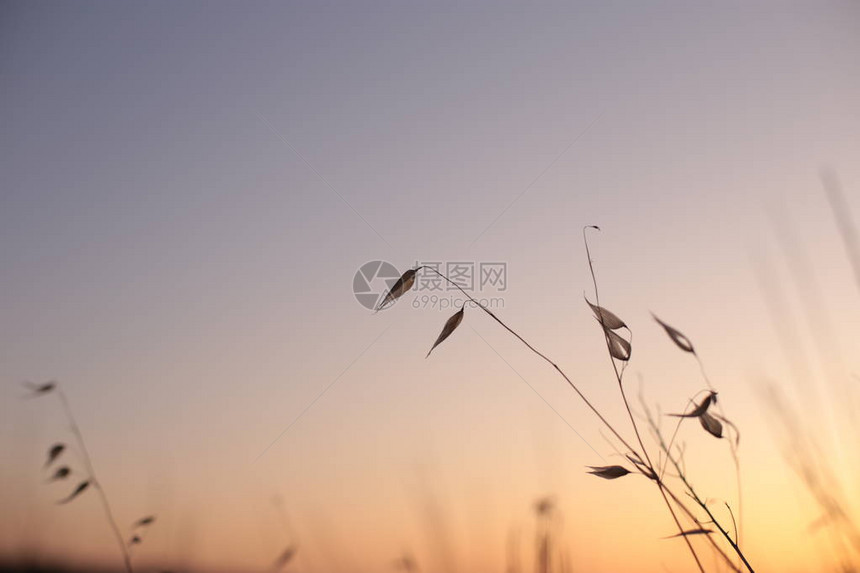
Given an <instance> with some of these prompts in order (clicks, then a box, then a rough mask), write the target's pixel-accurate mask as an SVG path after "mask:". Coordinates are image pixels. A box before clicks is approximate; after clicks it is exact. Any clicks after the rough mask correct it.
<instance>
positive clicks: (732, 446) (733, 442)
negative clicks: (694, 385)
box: [682, 350, 744, 545]
mask: <svg viewBox="0 0 860 573" xmlns="http://www.w3.org/2000/svg"><path fill="white" fill-rule="evenodd" d="M693 356H695V357H696V362H698V363H699V371H700V372H701V373H702V378H703V379H704V380H705V384H707V385H708V389H709V390H710V391H711V392H716V390H714V386H713V384H711V379H710V378H708V373H707V372H705V364H704V362H702V358H701V357H700V356H699V354H698V353H697V352H696V351H695V350H694V351H693ZM716 406H717V411H718V412H719V413H720V415H721V416H722V417H723V419H725V418H726V415H725V413H724V412H723V407H722V405H721V404H720V403H719V402H717V404H716ZM682 420H683V418H682ZM735 433H736V434H737V429H736V428H735ZM738 439H739V438H738V436H737V435H736V436H735V439H730V440H729V451H731V453H732V461H733V462H734V464H735V483H736V485H737V490H738V520H737V523H736V527H737V531H738V533H737V536H736V537H737V540H738V545H740V543H741V540H742V538H743V525H744V499H743V488H742V487H741V460H740V457H739V455H738ZM732 519H734V516H732Z"/></svg>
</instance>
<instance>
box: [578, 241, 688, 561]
mask: <svg viewBox="0 0 860 573" xmlns="http://www.w3.org/2000/svg"><path fill="white" fill-rule="evenodd" d="M588 229H597V230H598V231H599V230H600V228H599V227H594V226H591V227H583V229H582V241H583V243H585V255H586V257H587V258H588V270H589V271H590V272H591V282H592V283H593V284H594V302H595V304H596V305H597V306H598V307H600V291H599V289H598V288H597V275H596V274H595V273H594V262H593V261H592V260H591V251H590V250H589V248H588V237H587V236H586V234H585V233H586V231H587V230H588ZM598 318H599V320H600V327H601V328H602V329H603V338H604V340H605V342H606V350H607V352H608V354H609V361H610V362H611V363H612V370H613V372H615V379H616V380H617V381H618V390H619V391H620V392H621V399H622V400H623V401H624V408H625V409H626V410H627V416H628V417H629V418H630V424H631V425H632V426H633V432H634V433H635V434H636V439H637V440H638V442H639V446H640V447H641V448H642V455H644V456H645V459H644V460H642V458H641V456H640V460H641V461H644V462H645V463H647V468H648V471H649V472H651V475H652V476H653V477H654V482H655V483H656V484H657V489H659V490H660V495H661V496H662V498H663V501H664V502H665V503H666V508H667V509H668V510H669V513H670V514H671V515H672V519H673V520H674V522H675V525H676V526H677V527H678V532H679V533H680V534H681V537H683V538H684V542H685V543H686V545H687V548H688V549H689V550H690V555H692V556H693V560H694V561H695V562H696V565H697V566H698V567H699V571H701V572H702V573H704V571H705V568H704V566H703V565H702V562H701V561H700V560H699V555H698V553H696V549H695V548H694V547H693V544H692V543H691V542H690V540H689V539H688V538H687V536H686V535H684V527H683V526H682V525H681V521H680V520H679V519H678V515H677V514H676V513H675V510H674V508H673V507H672V504H671V502H670V501H669V498H668V497H667V495H666V491H665V489H666V486H665V484H664V483H663V480H662V478H661V477H660V476H659V475H657V472H656V471H655V468H654V464H652V463H651V457H650V456H649V455H648V449H647V448H646V447H645V442H644V441H643V440H642V435H641V434H640V433H639V426H638V425H637V424H636V419H635V418H634V417H633V411H632V410H631V409H630V402H629V401H628V400H627V393H626V392H625V391H624V383H623V379H622V376H621V373H620V372H619V371H618V365H617V364H616V363H615V358H614V357H613V356H612V352H611V350H610V342H609V334H608V333H607V332H606V324H605V322H604V319H603V313H602V312H598ZM629 330H630V329H629V328H628V331H629ZM631 338H632V333H631ZM628 358H629V356H628Z"/></svg>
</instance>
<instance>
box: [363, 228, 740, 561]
mask: <svg viewBox="0 0 860 573" xmlns="http://www.w3.org/2000/svg"><path fill="white" fill-rule="evenodd" d="M591 230H596V231H599V230H600V229H599V227H596V226H588V227H584V228H583V230H582V235H583V242H584V244H585V251H586V256H587V258H588V267H589V271H590V273H591V278H592V283H593V286H594V303H592V302H591V301H589V300H588V298H586V300H585V302H586V303H587V304H588V306H589V307H590V308H591V310H592V311H593V312H594V317H595V319H596V321H597V326H598V327H599V332H600V333H601V334H602V336H603V338H604V341H605V343H606V351H607V353H608V355H609V361H610V363H611V366H612V373H613V376H614V378H615V381H616V383H617V385H618V390H619V395H620V398H621V400H622V402H623V405H624V408H625V410H626V412H627V417H628V420H629V423H630V429H632V431H633V435H634V439H630V438H629V437H624V435H622V431H621V430H620V429H619V428H617V427H616V426H615V425H613V424H612V423H610V422H609V421H608V419H607V418H606V417H605V416H604V415H603V413H602V412H601V411H600V410H599V409H598V408H597V407H596V406H595V405H594V404H593V403H592V402H591V401H590V400H589V398H588V396H587V395H586V394H585V393H584V392H583V391H582V389H581V388H580V387H579V386H578V385H577V384H576V383H575V382H574V381H573V379H572V378H571V377H570V376H569V375H568V374H567V373H566V372H565V371H564V370H563V369H562V368H561V367H560V366H559V365H558V364H557V363H556V362H555V361H554V360H553V359H551V358H550V357H549V356H547V355H546V354H544V353H542V352H541V351H540V350H538V349H537V348H536V347H534V346H533V345H532V344H531V343H530V342H528V341H527V340H526V339H525V338H524V337H523V336H522V335H520V334H519V332H517V331H516V330H514V329H513V328H512V327H511V326H509V325H508V324H507V323H506V322H504V321H503V320H502V319H500V318H499V317H498V316H497V315H496V314H495V313H494V312H493V311H491V310H490V309H489V308H487V307H486V306H485V305H483V304H481V303H480V301H478V300H476V299H475V298H473V297H472V296H471V295H470V294H469V293H468V292H466V291H465V290H464V289H463V288H461V287H460V285H459V284H457V283H456V282H454V281H452V280H451V279H450V278H448V277H447V276H446V275H444V274H443V273H441V272H440V271H439V270H437V269H435V268H433V267H430V266H419V267H417V268H414V269H409V270H407V271H406V272H405V273H403V275H402V276H401V277H400V278H399V279H398V280H397V281H396V282H395V283H394V285H393V286H392V287H391V289H390V290H389V291H388V292H387V293H386V295H385V296H384V297H383V299H382V301H381V302H380V304H379V305H378V306H377V308H376V311H377V312H378V311H381V310H384V309H386V308H389V307H390V306H392V305H393V304H394V303H395V302H396V301H397V300H398V299H399V298H400V297H402V296H403V295H404V294H406V293H407V292H408V291H409V290H410V289H411V288H412V286H413V285H414V284H415V277H416V273H417V272H418V271H419V270H421V269H422V268H423V269H427V270H428V271H429V272H432V273H435V274H436V275H438V276H439V277H440V278H441V279H443V280H444V281H446V282H447V283H448V284H450V285H451V286H452V287H454V288H456V289H458V290H459V291H460V292H461V293H463V295H464V296H465V297H466V300H465V302H464V303H463V306H462V307H461V308H460V309H459V310H458V311H457V312H456V313H454V315H453V316H451V317H450V318H449V319H448V320H447V321H446V322H445V325H444V326H443V328H442V331H441V332H440V333H439V336H438V337H437V338H436V341H435V342H434V343H433V346H431V348H430V350H429V351H428V353H427V357H429V356H430V353H431V352H433V350H434V349H435V348H436V347H437V346H439V345H440V344H442V343H443V342H444V341H445V340H447V339H448V337H450V336H451V334H452V333H453V332H454V331H455V330H456V329H457V327H458V326H460V324H461V323H462V322H463V320H464V318H465V310H466V305H467V304H469V305H471V306H473V307H476V308H477V309H478V310H480V311H483V313H484V314H486V315H487V316H489V317H490V318H491V319H493V320H494V321H495V322H496V323H497V324H498V325H499V326H501V327H502V328H503V329H505V330H506V331H507V332H508V333H509V334H510V335H512V336H513V337H514V338H516V339H517V340H519V341H520V342H521V343H522V344H523V345H524V346H525V347H526V348H527V349H528V350H529V351H531V352H532V353H534V354H535V355H537V356H538V357H540V358H541V359H542V360H544V361H545V362H546V363H547V364H549V365H550V366H551V367H552V368H553V369H554V370H555V371H556V373H557V374H558V375H559V376H561V378H562V379H563V380H564V381H565V382H566V383H567V384H568V386H569V387H570V388H571V389H572V390H573V391H574V393H575V394H576V396H577V397H578V398H579V400H581V401H582V402H583V403H584V404H585V405H586V406H587V407H588V409H589V410H590V411H591V413H592V414H593V415H594V416H595V417H596V418H597V420H598V421H599V422H600V424H601V425H602V426H603V427H604V428H606V429H607V430H608V431H609V433H610V438H609V440H610V443H611V444H612V447H613V448H615V449H616V451H618V452H619V453H621V454H622V456H623V458H624V459H625V460H626V461H627V462H628V463H627V465H610V466H588V467H589V473H590V474H592V475H594V476H596V477H599V478H603V479H607V480H617V479H620V478H624V477H626V476H630V475H639V476H643V477H644V478H645V479H647V480H649V481H650V482H652V483H653V484H654V488H655V490H656V492H657V494H658V495H659V496H660V498H661V499H662V500H663V502H664V504H665V506H666V510H667V511H668V512H669V514H670V516H671V517H672V520H673V521H674V523H675V527H676V528H677V533H676V534H674V535H671V536H670V537H671V538H677V539H680V540H683V542H684V543H685V545H686V547H687V548H688V550H689V553H690V557H691V558H692V560H693V561H694V562H695V566H696V568H697V570H698V571H699V572H700V573H704V572H705V566H704V564H703V562H702V557H701V555H700V550H698V549H696V547H695V546H694V545H693V543H692V542H691V538H692V537H699V538H702V539H704V540H705V541H706V543H707V544H708V546H709V547H710V549H711V550H712V551H713V552H714V553H715V554H716V555H717V556H718V558H719V560H720V561H721V562H722V563H724V564H725V565H726V566H727V567H728V568H729V569H730V570H732V571H736V572H738V573H740V572H743V571H748V572H749V573H754V569H753V567H752V565H751V564H750V561H749V559H748V558H747V556H746V555H745V554H744V551H743V550H742V549H741V541H740V526H739V522H740V521H741V509H740V507H741V501H740V500H741V482H740V462H739V458H738V446H739V444H740V433H739V432H738V429H737V427H736V426H735V425H734V424H733V423H731V422H730V421H729V419H728V418H727V417H726V416H725V413H724V412H723V410H722V408H721V406H720V405H719V404H718V402H717V391H716V389H715V388H714V387H713V385H712V384H711V381H710V379H709V378H708V377H707V375H706V373H705V369H704V365H703V363H702V361H701V359H700V358H699V355H698V354H697V353H696V350H695V348H694V346H693V343H692V342H691V341H690V339H689V338H687V337H686V336H684V334H682V333H681V332H680V331H679V330H678V329H676V328H674V327H672V326H670V325H669V324H667V323H666V322H664V321H663V320H661V319H659V318H657V317H656V316H654V319H655V320H656V321H657V323H658V324H659V325H660V326H661V327H662V328H663V330H664V331H665V332H666V334H667V335H668V336H669V338H670V339H671V341H672V342H674V344H675V345H676V346H677V347H678V348H679V349H680V350H682V351H683V352H685V353H687V354H690V355H692V357H693V358H694V359H695V360H696V361H697V363H698V365H699V367H700V370H701V373H702V377H703V379H704V382H705V384H706V386H707V389H706V390H704V391H703V392H704V395H703V396H702V397H701V398H698V397H696V396H694V397H692V398H691V399H690V400H689V403H688V406H687V407H686V408H685V411H683V412H680V413H677V414H670V415H669V416H671V417H673V418H677V423H676V425H675V429H674V431H673V432H672V435H671V437H670V438H669V439H668V440H667V439H666V438H665V436H664V434H663V432H662V430H661V424H660V420H658V419H657V417H655V415H654V414H653V412H652V410H651V409H650V408H648V407H647V405H646V404H645V400H644V398H640V400H641V403H642V406H643V408H644V412H645V416H644V427H642V426H643V419H639V420H637V417H636V416H634V414H633V410H632V408H631V406H630V401H629V398H628V395H627V390H626V388H625V385H624V373H625V370H626V368H627V365H628V363H629V361H630V356H631V353H632V349H633V347H632V338H633V333H632V331H631V329H630V327H629V326H628V325H627V324H626V323H625V322H624V321H623V320H621V318H619V317H618V316H617V315H616V314H615V313H613V312H611V311H609V310H608V309H607V308H605V307H603V306H601V304H600V292H599V289H598V287H597V276H596V274H595V271H594V262H593V261H592V259H591V253H590V251H589V249H588V232H589V231H591ZM693 419H696V420H698V422H699V424H700V425H701V426H702V429H703V430H704V431H705V432H706V433H707V435H709V436H712V437H713V438H715V439H722V438H726V441H727V442H728V447H729V450H730V452H731V455H732V458H733V460H734V465H735V472H736V478H737V493H738V501H737V505H736V507H735V509H734V510H733V509H732V507H731V505H730V504H729V503H728V502H723V506H724V508H725V509H726V510H727V512H723V511H722V509H723V508H722V507H721V508H720V511H719V512H718V511H717V509H716V508H713V507H712V506H711V504H710V503H709V501H710V500H709V498H707V497H706V496H703V495H702V494H701V493H700V492H698V491H697V490H696V489H695V488H694V487H693V485H692V483H691V481H690V479H689V478H688V474H687V469H686V465H685V463H684V454H683V448H681V447H680V446H678V445H676V444H675V440H676V438H677V435H678V430H679V429H680V426H681V424H683V423H684V422H685V421H687V420H693ZM645 430H647V431H648V433H649V435H650V437H651V438H652V439H653V442H654V443H652V444H651V449H650V450H649V448H648V447H646V445H645V439H644V438H643V434H644V433H645ZM736 512H737V515H738V518H737V519H736V518H735V513H736ZM717 513H720V514H721V515H724V514H725V513H727V514H728V517H729V519H730V521H731V526H730V527H729V526H728V525H726V524H724V521H725V519H726V518H725V517H723V518H722V519H721V518H718V517H717V515H716V514H717ZM544 540H545V541H546V542H548V538H545V539H544ZM544 553H545V552H544ZM541 554H542V553H541V552H539V559H540V555H541ZM538 569H539V570H542V571H546V569H547V568H546V563H545V562H544V563H541V564H539V566H538Z"/></svg>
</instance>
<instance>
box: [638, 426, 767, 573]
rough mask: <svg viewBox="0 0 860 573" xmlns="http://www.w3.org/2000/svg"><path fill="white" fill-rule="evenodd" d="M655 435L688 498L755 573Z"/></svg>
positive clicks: (753, 572) (657, 433)
mask: <svg viewBox="0 0 860 573" xmlns="http://www.w3.org/2000/svg"><path fill="white" fill-rule="evenodd" d="M650 423H651V425H652V427H656V425H655V423H654V422H653V421H651V422H650ZM655 433H656V435H657V441H658V442H659V444H660V447H661V448H662V449H663V451H664V452H665V453H666V456H667V457H668V458H669V461H671V462H672V465H673V466H674V467H675V471H676V472H677V473H678V478H679V479H680V480H681V483H683V484H684V487H686V489H687V493H688V494H689V496H690V497H691V498H692V499H693V501H695V502H696V505H698V506H699V507H701V508H702V509H703V510H704V512H705V513H706V514H707V516H708V517H709V518H710V520H711V523H713V524H714V525H715V526H716V527H717V529H718V530H719V532H720V533H721V534H722V536H723V537H724V538H725V539H726V541H728V543H729V545H731V546H732V549H734V551H735V553H736V554H737V556H738V557H739V558H740V560H741V561H742V562H743V564H744V566H746V568H747V570H748V571H749V572H750V573H755V570H754V569H753V568H752V565H750V563H749V561H747V558H746V556H745V555H744V554H743V551H741V548H740V546H739V545H738V544H737V542H736V541H735V540H734V539H732V536H731V535H729V532H728V531H726V529H725V528H724V527H723V526H722V525H721V524H720V522H719V521H718V520H717V518H716V516H714V514H713V513H712V512H711V509H710V508H709V507H708V504H706V503H705V502H704V500H702V498H700V497H699V495H698V494H697V493H696V490H695V489H694V488H693V486H692V485H691V484H690V482H689V481H688V480H687V476H686V473H685V472H684V470H683V468H682V467H681V465H680V464H679V463H678V460H677V459H676V458H675V457H673V456H672V454H671V452H669V450H668V446H667V445H666V442H665V441H664V440H663V436H662V434H660V432H655ZM732 520H734V516H732Z"/></svg>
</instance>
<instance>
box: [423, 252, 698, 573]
mask: <svg viewBox="0 0 860 573" xmlns="http://www.w3.org/2000/svg"><path fill="white" fill-rule="evenodd" d="M425 268H427V269H430V270H431V271H433V272H434V273H436V274H437V275H439V277H441V278H442V279H444V280H445V281H447V282H448V283H449V284H450V285H452V286H454V287H456V288H457V289H458V290H459V291H460V292H462V293H463V295H464V296H465V297H466V298H467V299H468V300H469V301H470V302H472V304H474V305H476V306H477V307H478V308H480V309H481V310H483V311H484V312H485V313H486V314H487V315H488V316H490V317H491V318H492V319H493V320H495V321H496V322H497V323H499V325H501V326H502V327H503V328H504V329H505V330H507V331H508V332H509V333H511V334H512V335H513V336H514V337H515V338H517V340H519V341H520V342H522V343H523V344H524V345H525V346H526V347H527V348H528V349H529V350H531V351H532V352H533V353H535V354H536V355H537V356H539V357H540V358H542V359H543V360H544V361H546V362H547V363H549V364H550V365H551V366H552V367H553V368H554V369H555V370H556V372H558V373H559V374H560V375H561V377H562V378H564V380H565V381H566V382H567V383H568V385H569V386H570V387H571V388H572V389H573V390H574V392H576V394H577V395H578V396H579V397H580V399H581V400H582V401H583V402H584V403H585V405H586V406H588V408H589V409H590V410H591V411H592V412H593V413H594V415H595V416H597V418H598V419H599V420H600V421H601V422H602V423H603V425H604V426H606V428H607V429H608V430H609V431H610V432H612V434H613V435H614V436H615V437H616V438H617V439H618V441H619V442H621V443H622V444H623V445H624V447H625V448H627V449H628V450H629V451H630V452H632V453H633V454H634V455H636V456H637V457H638V458H639V459H640V460H642V456H641V455H640V454H639V453H638V452H637V451H636V449H635V448H633V447H632V446H630V444H629V443H628V442H627V440H625V439H624V438H623V437H622V436H621V434H619V433H618V430H616V429H615V428H614V427H613V426H612V425H611V424H610V423H609V421H608V420H606V418H605V417H604V416H603V414H601V413H600V411H599V410H598V409H597V408H596V407H595V406H594V405H593V404H592V403H591V401H590V400H589V399H588V398H587V397H586V396H585V394H583V393H582V391H581V390H580V389H579V388H578V387H577V386H576V384H574V383H573V380H571V379H570V377H569V376H568V375H567V374H566V373H565V372H564V370H562V369H561V367H559V366H558V364H556V363H555V362H554V361H553V360H551V359H550V358H549V357H548V356H546V355H545V354H543V353H542V352H540V351H539V350H538V349H537V348H535V347H534V346H532V345H531V344H530V343H529V342H528V341H527V340H526V339H525V338H523V337H522V336H520V335H519V334H518V333H517V332H516V331H515V330H513V329H512V328H511V327H510V326H508V325H507V324H505V322H504V321H502V320H501V319H500V318H499V317H498V316H496V315H495V314H494V313H493V312H492V311H491V310H490V309H488V308H487V307H486V306H484V305H483V304H481V303H480V301H478V300H476V299H475V298H474V297H472V295H470V294H469V293H468V292H466V291H465V290H464V289H463V288H462V287H461V286H460V285H459V284H457V283H456V282H454V281H452V280H451V279H450V278H448V277H447V276H445V275H444V274H442V273H441V272H439V271H438V270H436V269H434V268H433V267H425ZM629 411H630V410H629V407H628V412H629ZM640 442H641V439H640ZM648 470H649V471H650V472H651V475H652V476H653V475H655V474H654V472H653V468H652V467H651V464H650V463H649V464H648ZM655 477H657V476H655ZM657 480H659V477H657ZM655 481H656V480H655ZM657 483H658V488H659V490H660V494H661V495H662V497H663V501H664V502H665V503H666V507H667V508H668V509H669V513H670V514H671V515H672V519H673V520H674V522H675V525H676V526H677V527H678V531H679V532H680V533H683V531H684V527H683V526H682V525H681V522H680V520H679V519H678V516H677V514H676V513H675V510H674V509H673V508H672V504H671V503H670V502H669V498H668V497H667V495H666V493H665V491H664V489H665V485H664V484H663V483H662V481H657ZM681 537H683V538H684V541H685V542H686V544H687V547H688V548H689V550H690V552H691V554H692V555H693V559H694V560H695V562H696V565H697V566H698V568H699V571H700V572H701V573H704V571H705V569H704V567H703V566H702V563H701V561H699V557H698V555H697V554H696V550H695V548H693V545H692V543H690V540H689V539H687V536H685V535H682V536H681Z"/></svg>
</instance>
